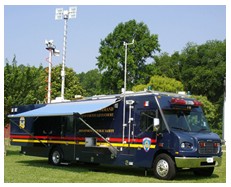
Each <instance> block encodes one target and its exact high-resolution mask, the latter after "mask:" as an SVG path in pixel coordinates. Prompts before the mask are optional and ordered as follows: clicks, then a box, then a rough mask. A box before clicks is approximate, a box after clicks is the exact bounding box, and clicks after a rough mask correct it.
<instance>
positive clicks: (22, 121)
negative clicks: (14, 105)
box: [19, 117, 26, 129]
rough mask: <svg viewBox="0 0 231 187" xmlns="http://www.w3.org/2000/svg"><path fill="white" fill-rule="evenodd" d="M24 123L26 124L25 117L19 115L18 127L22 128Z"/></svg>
mask: <svg viewBox="0 0 231 187" xmlns="http://www.w3.org/2000/svg"><path fill="white" fill-rule="evenodd" d="M25 125H26V121H25V118H24V117H20V119H19V127H20V129H24V128H25Z"/></svg>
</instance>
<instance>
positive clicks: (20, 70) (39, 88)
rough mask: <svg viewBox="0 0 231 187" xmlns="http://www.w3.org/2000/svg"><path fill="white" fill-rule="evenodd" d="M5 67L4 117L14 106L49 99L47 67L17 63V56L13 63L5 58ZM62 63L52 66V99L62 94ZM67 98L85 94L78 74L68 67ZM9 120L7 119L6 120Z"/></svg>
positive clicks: (66, 80)
mask: <svg viewBox="0 0 231 187" xmlns="http://www.w3.org/2000/svg"><path fill="white" fill-rule="evenodd" d="M5 64H6V65H5V67H4V118H5V120H7V118H6V115H7V114H9V112H10V109H11V107H12V106H17V105H26V104H34V103H40V102H46V101H47V98H46V97H47V82H46V80H47V76H48V75H47V71H46V70H47V68H43V67H42V66H41V65H40V66H39V67H38V68H36V67H34V66H32V67H31V66H25V65H17V60H16V56H14V58H13V60H12V63H9V61H8V59H6V60H5ZM60 72H61V65H59V66H55V67H53V68H52V86H51V90H52V94H51V96H52V99H55V97H58V96H60V92H61V77H60ZM65 82H66V83H65V99H73V98H74V97H75V95H78V94H80V95H83V94H84V90H83V88H82V87H81V86H80V84H79V80H78V77H77V74H76V73H75V72H74V70H73V69H72V68H66V79H65ZM5 122H7V121H5Z"/></svg>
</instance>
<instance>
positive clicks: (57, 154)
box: [49, 147, 63, 166]
mask: <svg viewBox="0 0 231 187" xmlns="http://www.w3.org/2000/svg"><path fill="white" fill-rule="evenodd" d="M62 161H63V152H62V150H61V149H60V148H58V147H55V148H53V149H52V150H51V151H50V154H49V163H50V164H52V165H55V166H58V165H60V164H61V162H62Z"/></svg>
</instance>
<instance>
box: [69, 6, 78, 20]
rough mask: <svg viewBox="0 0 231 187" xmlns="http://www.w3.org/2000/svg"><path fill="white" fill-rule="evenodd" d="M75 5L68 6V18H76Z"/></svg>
mask: <svg viewBox="0 0 231 187" xmlns="http://www.w3.org/2000/svg"><path fill="white" fill-rule="evenodd" d="M76 13H77V7H70V8H69V18H70V19H74V18H76Z"/></svg>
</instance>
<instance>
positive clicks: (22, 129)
mask: <svg viewBox="0 0 231 187" xmlns="http://www.w3.org/2000/svg"><path fill="white" fill-rule="evenodd" d="M125 96H126V97H125ZM9 117H10V121H11V144H12V145H16V146H21V151H22V152H23V153H24V154H26V155H32V156H41V157H47V158H48V160H49V162H50V163H51V164H54V165H59V164H61V163H62V162H90V163H99V164H108V165H116V166H127V167H137V168H144V169H145V170H148V169H153V172H154V176H155V177H157V178H159V179H166V180H169V179H173V178H174V177H175V175H176V172H177V171H178V170H181V169H186V168H188V169H192V170H193V172H194V173H195V174H196V175H202V176H210V175H212V173H213V171H214V167H215V166H219V165H220V164H221V156H222V152H221V140H220V138H219V136H218V135H217V134H215V133H212V132H211V131H210V129H209V126H208V123H207V121H206V118H205V116H204V114H203V111H202V108H201V103H200V102H199V101H197V100H194V99H192V98H189V97H187V96H182V95H178V94H171V93H161V92H155V91H151V92H137V93H129V94H127V93H126V94H121V95H111V96H98V97H97V96H96V97H92V98H87V99H83V100H78V101H70V102H63V103H51V104H32V105H26V106H18V107H13V108H12V111H11V114H10V115H9Z"/></svg>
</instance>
